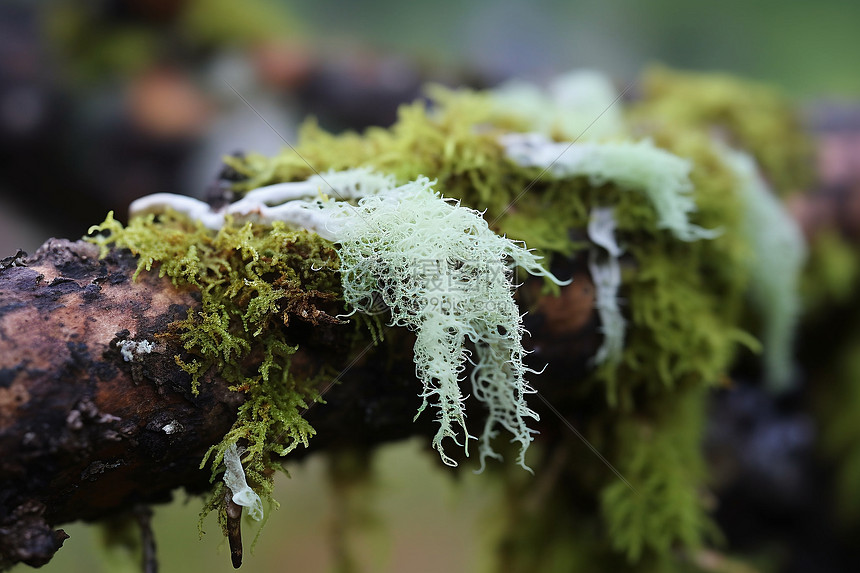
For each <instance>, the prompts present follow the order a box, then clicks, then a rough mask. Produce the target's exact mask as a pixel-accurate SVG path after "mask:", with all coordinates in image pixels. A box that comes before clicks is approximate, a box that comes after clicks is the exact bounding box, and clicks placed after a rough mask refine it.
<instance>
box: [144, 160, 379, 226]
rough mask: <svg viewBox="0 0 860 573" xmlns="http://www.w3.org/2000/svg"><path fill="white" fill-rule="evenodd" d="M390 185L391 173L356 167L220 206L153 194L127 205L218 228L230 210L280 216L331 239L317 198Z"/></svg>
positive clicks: (246, 216)
mask: <svg viewBox="0 0 860 573" xmlns="http://www.w3.org/2000/svg"><path fill="white" fill-rule="evenodd" d="M392 187H394V178H393V177H391V176H390V175H381V174H379V173H376V172H374V171H371V170H369V169H366V168H358V169H350V170H348V171H340V172H329V173H326V174H325V175H314V176H313V177H311V178H309V179H307V180H306V181H296V182H292V183H278V184H275V185H268V186H266V187H260V188H258V189H254V190H253V191H250V192H249V193H247V194H246V195H245V196H244V197H243V198H242V199H240V200H239V201H236V202H235V203H231V204H229V205H227V206H226V207H224V208H222V209H219V210H213V209H212V208H211V207H210V206H209V205H208V204H207V203H205V202H203V201H200V200H199V199H194V198H193V197H187V196H185V195H174V194H171V193H155V194H153V195H147V196H146V197H141V198H140V199H137V200H135V201H133V202H132V203H131V205H130V206H129V216H131V217H136V216H140V215H145V214H147V213H163V212H165V211H166V210H168V209H170V210H173V211H176V212H177V213H180V214H182V215H185V216H186V217H188V218H190V219H194V220H197V221H200V222H201V223H202V224H203V225H204V226H205V227H207V228H209V229H212V230H218V229H220V228H222V227H223V226H224V222H225V217H226V216H228V215H229V216H230V217H231V218H232V219H233V220H235V221H241V220H251V221H255V222H259V223H264V224H270V223H272V222H274V221H283V222H285V223H289V224H291V225H294V226H297V227H301V228H303V229H308V230H310V231H314V232H316V233H318V234H319V235H320V236H322V237H324V238H326V239H329V240H333V238H334V237H333V236H332V234H331V233H330V232H329V231H328V230H327V224H328V218H327V217H326V216H325V215H324V214H323V213H322V212H321V211H320V210H319V209H318V208H317V201H316V199H318V198H320V197H321V196H324V195H327V194H328V195H331V196H333V197H334V198H335V199H339V200H348V199H357V198H359V197H364V196H365V195H372V194H374V193H378V192H379V191H381V190H383V189H390V188H392Z"/></svg>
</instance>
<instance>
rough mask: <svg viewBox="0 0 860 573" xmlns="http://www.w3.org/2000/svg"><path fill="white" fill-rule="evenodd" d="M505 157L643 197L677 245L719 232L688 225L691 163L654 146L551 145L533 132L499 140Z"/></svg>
mask: <svg viewBox="0 0 860 573" xmlns="http://www.w3.org/2000/svg"><path fill="white" fill-rule="evenodd" d="M500 143H501V144H502V146H504V148H505V151H506V152H507V155H508V157H509V158H510V159H511V160H513V161H514V162H516V163H518V164H519V165H522V166H526V167H542V168H544V169H546V170H547V171H548V172H549V173H551V174H552V175H555V176H556V177H587V178H588V181H589V182H590V183H591V184H592V185H595V186H599V185H604V184H607V183H614V184H615V185H617V186H618V187H619V188H621V189H625V190H633V191H638V192H640V193H643V194H644V195H645V196H646V197H648V199H649V200H650V201H651V203H652V204H653V205H654V209H655V210H656V211H657V217H658V220H657V226H658V228H661V229H666V230H668V231H671V232H672V233H673V234H674V235H675V236H676V237H677V238H679V239H681V240H683V241H695V240H697V239H712V238H714V237H716V236H718V235H719V234H720V230H719V229H717V230H710V229H703V228H702V227H699V226H697V225H694V224H692V223H690V220H689V218H690V214H691V213H692V212H694V211H695V210H696V203H695V201H694V199H693V196H692V191H693V184H692V183H691V182H690V170H691V169H692V164H691V163H690V162H689V161H688V160H686V159H682V158H681V157H678V156H677V155H673V154H672V153H669V152H668V151H665V150H663V149H660V148H658V147H656V146H655V145H654V144H653V143H652V142H651V141H650V140H648V139H645V140H642V141H639V142H635V143H631V142H612V143H568V142H555V141H552V140H550V139H548V138H547V137H545V136H543V135H541V134H537V133H512V134H508V135H505V136H502V137H501V138H500Z"/></svg>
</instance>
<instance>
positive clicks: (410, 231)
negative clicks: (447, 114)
mask: <svg viewBox="0 0 860 573" xmlns="http://www.w3.org/2000/svg"><path fill="white" fill-rule="evenodd" d="M322 209H323V212H326V213H329V214H330V215H331V217H332V222H331V223H330V224H329V225H328V229H329V231H330V232H333V235H334V237H335V240H336V241H337V243H338V245H339V247H338V254H339V255H340V261H341V277H342V281H343V282H342V284H343V290H344V298H345V299H346V301H347V302H348V303H349V304H350V305H351V306H352V307H353V308H355V309H356V310H357V311H359V312H365V313H371V312H374V311H375V310H377V308H378V307H377V306H376V305H377V304H378V301H380V300H381V301H382V302H384V303H385V306H386V307H387V308H388V309H390V310H391V324H392V325H393V326H402V327H406V328H408V329H409V330H413V331H415V332H416V334H417V339H416V341H415V366H416V373H417V374H418V378H419V379H420V380H421V382H422V384H423V385H424V391H423V393H422V394H421V397H422V399H423V402H422V405H421V407H420V409H419V414H420V413H421V411H423V410H424V408H425V407H426V406H427V405H428V404H430V405H433V406H435V407H437V408H438V409H439V413H438V415H437V416H436V421H437V422H438V423H439V430H438V431H437V432H436V436H435V437H434V438H433V447H434V448H436V449H437V450H438V451H439V455H440V456H442V460H443V461H444V462H445V463H446V464H448V465H457V464H456V462H454V460H453V459H451V458H450V457H449V456H447V455H446V454H445V451H444V448H443V445H442V441H443V440H444V439H445V438H451V439H453V440H454V441H455V442H456V443H458V444H459V443H460V440H462V441H463V445H464V446H466V444H467V443H468V440H469V438H470V437H471V436H469V433H468V429H467V427H466V413H465V408H464V398H463V394H462V392H461V390H460V378H461V374H462V373H463V371H464V369H465V362H466V358H467V355H468V351H467V349H466V345H465V342H466V340H467V339H468V340H469V341H471V342H472V343H474V345H475V353H476V355H477V360H476V361H475V365H474V368H473V369H472V373H471V380H472V393H473V395H474V396H475V398H477V399H478V400H479V401H480V402H482V403H483V404H484V405H485V406H486V407H487V408H488V409H489V416H488V417H487V419H486V422H485V424H484V430H483V432H482V434H481V437H480V457H481V466H482V467H483V465H484V463H485V460H486V458H487V457H496V458H498V457H500V456H499V455H498V454H497V453H496V452H495V451H494V450H493V448H492V445H491V442H492V439H493V438H494V437H495V436H496V434H497V428H498V427H502V428H504V429H506V430H507V431H508V432H510V433H511V434H513V440H514V441H516V442H518V443H519V444H520V453H519V458H518V462H519V464H520V465H522V466H523V467H526V464H525V452H526V448H527V447H528V445H529V443H530V442H531V441H532V435H531V434H532V433H533V432H532V430H530V429H529V427H528V424H527V419H528V418H532V419H537V417H538V416H537V414H536V413H535V412H534V411H532V410H531V409H530V408H529V407H528V405H527V404H526V400H525V398H526V395H527V394H529V393H532V392H533V390H532V389H531V388H530V387H529V385H528V383H527V382H526V380H525V375H526V373H527V372H529V369H528V368H526V367H525V365H524V364H523V356H524V355H525V351H524V350H523V346H522V336H523V327H522V324H521V320H520V311H519V309H518V308H517V305H516V303H515V302H514V300H513V298H512V294H513V290H514V285H513V284H512V282H511V277H512V268H513V267H514V266H519V267H521V268H523V269H525V270H526V271H528V272H529V273H531V274H533V275H540V276H548V277H549V278H550V279H551V280H553V281H554V282H556V284H563V283H561V282H559V281H558V280H557V279H555V277H553V276H552V275H551V274H549V273H548V272H547V271H546V270H545V269H544V268H543V267H541V266H540V264H539V263H538V257H537V256H535V255H534V254H533V253H531V252H529V251H527V250H526V249H525V248H523V247H522V246H520V245H517V244H516V243H514V242H513V241H511V240H510V239H506V238H504V237H499V236H498V235H496V234H495V233H494V232H493V231H491V230H490V228H489V226H488V225H487V222H486V221H485V220H484V219H483V218H481V214H480V213H478V212H476V211H473V210H472V209H468V208H466V207H463V206H461V205H460V204H459V203H458V202H456V201H453V200H445V199H443V198H442V197H441V196H440V195H438V194H437V193H434V192H433V189H432V183H431V182H430V180H429V179H427V178H426V177H422V178H419V179H418V180H416V181H414V182H411V183H407V184H406V185H404V186H402V187H397V188H393V189H390V190H386V191H383V192H380V193H378V194H374V195H370V196H367V197H364V198H363V199H361V200H360V201H359V203H358V206H357V207H353V206H352V205H350V204H348V203H344V202H335V201H326V202H324V203H322ZM458 428H459V429H461V430H462V432H463V433H462V437H461V436H460V431H459V430H458ZM466 452H467V454H468V447H467V448H466Z"/></svg>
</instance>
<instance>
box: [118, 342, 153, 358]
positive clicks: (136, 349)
mask: <svg viewBox="0 0 860 573" xmlns="http://www.w3.org/2000/svg"><path fill="white" fill-rule="evenodd" d="M117 346H118V347H119V351H120V354H122V359H123V360H125V361H126V362H133V361H134V357H135V355H137V356H140V355H142V354H149V353H150V352H152V351H153V350H155V344H153V343H152V342H149V341H148V340H141V341H139V342H138V341H134V340H122V341H120V342H118V343H117Z"/></svg>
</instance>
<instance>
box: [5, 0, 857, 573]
mask: <svg viewBox="0 0 860 573" xmlns="http://www.w3.org/2000/svg"><path fill="white" fill-rule="evenodd" d="M858 29H860V3H858V2H848V1H844V0H819V1H818V2H815V3H812V2H802V1H800V0H780V1H777V0H760V1H758V2H745V1H742V0H724V1H722V2H690V1H683V0H654V1H648V2H645V1H635V0H626V1H619V0H610V1H604V2H584V1H561V0H541V1H533V2H527V3H526V2H512V1H507V0H506V1H501V2H489V1H488V0H477V1H472V2H459V1H455V0H437V1H436V2H432V3H408V2H402V1H397V2H395V1H393V0H372V1H368V0H364V1H353V2H348V3H342V2H335V1H333V0H316V1H314V2H276V1H275V0H245V1H242V2H239V1H235V0H100V1H97V0H91V1H86V0H56V1H45V2H31V1H26V2H25V1H17V2H16V1H14V0H4V2H3V3H2V4H0V152H2V155H5V156H6V160H5V161H4V162H3V166H2V167H0V256H5V255H7V254H12V253H13V252H14V250H15V249H16V248H24V249H25V250H27V251H29V252H32V251H33V250H34V249H35V248H36V247H37V246H38V245H39V244H41V243H42V242H43V241H44V239H46V238H48V237H49V236H52V235H53V236H66V237H71V238H76V237H79V236H81V235H83V234H84V233H85V232H86V229H87V227H88V226H89V225H90V224H94V223H97V222H99V221H100V220H101V219H102V218H103V216H104V214H105V212H106V211H107V210H109V209H116V210H117V213H118V214H119V215H120V217H122V214H123V213H124V210H125V207H126V206H127V204H128V203H129V202H130V201H131V200H133V199H134V198H136V197H138V196H141V195H144V194H148V193H154V192H183V193H187V194H191V195H198V196H200V195H203V194H204V193H205V190H206V189H207V187H208V186H210V185H211V182H212V181H213V180H214V178H215V175H216V173H217V171H218V168H219V162H220V157H221V156H222V155H223V154H225V153H231V152H234V151H237V150H242V149H245V150H255V151H261V152H267V153H272V152H274V151H276V150H277V149H279V148H280V147H281V146H282V142H281V140H280V138H279V137H278V135H277V134H275V133H273V132H272V130H271V129H270V128H269V127H268V126H266V125H265V124H264V123H263V122H262V121H260V119H259V118H258V117H256V116H255V115H254V113H252V112H250V111H249V110H248V109H247V107H246V106H245V104H244V103H242V102H241V101H240V100H239V98H238V97H237V95H236V94H235V93H233V92H232V90H231V89H229V88H228V87H227V86H226V85H225V80H229V81H230V82H231V84H232V85H233V86H235V87H236V89H237V90H238V91H240V92H241V93H242V94H243V95H244V96H246V97H247V98H248V100H249V101H251V102H252V103H253V104H254V105H255V107H257V108H258V109H259V110H260V112H261V113H262V114H263V115H264V116H265V117H266V118H267V119H268V120H270V121H271V122H272V124H273V125H274V126H275V127H276V128H277V129H278V131H279V132H280V133H281V134H282V135H283V136H285V137H286V138H287V139H290V140H291V139H292V138H293V137H294V136H295V130H296V126H297V125H298V123H299V122H300V121H301V119H302V118H303V117H304V116H305V115H307V114H309V113H312V114H314V115H316V116H318V117H319V118H320V121H321V123H322V124H323V125H324V126H328V127H330V128H332V129H342V128H361V127H363V126H365V125H368V124H371V123H385V122H387V121H391V120H392V119H393V118H394V113H395V109H396V106H397V104H398V103H400V102H402V101H405V100H409V99H412V98H414V97H417V96H418V95H419V94H420V85H421V84H422V83H423V82H425V81H442V82H446V83H449V84H468V85H476V86H485V85H492V84H495V83H498V82H500V81H502V80H504V79H507V78H509V77H513V76H517V77H524V78H529V79H536V80H541V79H545V78H548V77H550V76H551V75H553V74H557V73H560V72H563V71H566V70H569V69H571V68H579V67H588V68H594V69H597V70H601V71H604V72H606V73H608V74H609V75H610V76H611V77H613V78H614V79H615V80H616V81H617V82H618V84H619V85H625V84H626V83H628V82H630V81H632V80H633V79H635V77H636V76H637V75H638V73H639V72H640V71H641V70H642V69H643V67H645V66H646V65H648V64H650V63H654V62H661V63H663V64H666V65H669V66H672V67H679V68H685V69H694V70H723V71H729V72H733V73H737V74H741V75H745V76H749V77H752V78H756V79H760V80H765V81H769V82H772V83H774V84H776V85H778V86H780V87H782V88H783V89H785V90H786V91H787V92H789V93H790V94H792V95H793V96H794V97H796V98H797V100H798V101H817V100H828V99H845V100H853V101H856V100H857V99H858V97H860V74H858V73H857V69H858V67H857V56H858V55H860V34H858ZM416 403H417V402H416ZM422 447H423V445H419V444H417V443H414V442H409V443H406V444H402V445H398V446H392V447H388V448H384V449H383V450H382V451H381V452H380V453H379V455H378V456H377V458H376V459H375V467H376V468H377V470H378V474H379V480H378V482H377V483H376V485H375V486H374V489H373V491H372V495H370V497H369V498H368V503H369V506H370V507H371V508H372V509H373V512H374V513H375V514H376V515H377V517H378V518H379V523H380V525H379V526H378V527H377V528H375V529H374V528H371V530H369V531H368V533H367V539H366V540H365V542H363V543H359V546H360V549H359V550H358V552H359V554H360V557H361V558H362V560H363V562H364V563H365V564H366V565H367V570H369V571H406V570H408V571H413V572H422V571H427V572H430V571H450V572H457V571H464V572H465V571H474V570H476V567H477V566H478V564H479V563H480V562H481V561H482V558H481V555H480V551H478V550H477V549H476V547H477V546H479V545H480V541H481V540H482V539H483V536H485V535H486V534H487V521H486V519H485V520H484V521H483V522H480V524H479V521H478V520H479V519H480V518H482V517H483V518H486V517H487V512H488V511H490V509H489V507H491V506H492V504H493V503H494V502H493V500H494V499H499V497H498V495H497V494H498V492H494V491H493V488H494V487H495V486H493V485H490V484H488V483H487V481H486V480H482V477H481V476H474V475H472V474H471V472H470V471H468V469H467V470H466V471H463V472H461V475H460V476H459V478H458V479H457V482H458V483H455V480H453V479H452V477H451V475H450V473H449V472H447V471H445V470H443V469H442V468H441V467H440V465H441V464H440V463H439V461H438V459H436V457H435V456H427V455H424V454H423V452H421V451H420V450H421V448H422ZM325 467H326V461H325V460H324V459H322V458H319V457H314V458H310V459H308V460H306V461H304V462H302V463H298V464H291V465H290V473H291V474H292V476H293V478H292V479H290V480H288V479H285V478H282V479H279V482H278V489H277V492H276V495H275V497H276V498H277V499H279V500H280V501H281V504H282V507H281V509H280V510H279V511H277V512H275V514H274V516H273V517H272V519H271V520H270V522H269V524H268V526H267V527H266V530H265V531H264V532H263V535H262V537H261V538H260V541H259V544H258V545H257V549H256V554H255V555H249V556H247V557H246V564H245V565H244V567H243V570H245V571H249V572H252V571H275V570H277V571H280V570H289V571H306V572H315V571H327V570H329V569H330V568H331V567H332V564H333V562H334V561H333V559H332V548H331V544H330V541H329V539H330V531H331V527H332V525H331V524H332V516H333V515H334V512H335V509H334V507H333V505H332V501H331V495H330V490H329V488H328V486H327V485H326V480H327V477H326V471H325ZM176 497H177V501H176V502H175V503H174V504H173V505H170V506H166V507H160V508H157V509H156V513H155V518H154V519H155V521H154V523H155V526H156V536H157V543H158V547H159V555H160V560H161V564H162V571H164V572H167V573H169V572H171V571H189V570H191V571H197V570H207V571H212V572H215V571H229V570H232V568H231V567H230V563H229V561H230V560H229V555H228V551H226V549H225V548H224V547H223V545H224V544H223V543H222V539H221V535H220V533H219V531H218V527H217V524H215V523H214V520H212V519H210V521H209V523H208V526H207V534H206V536H205V538H204V540H203V541H198V539H197V529H196V517H197V513H198V511H199V507H200V503H199V502H198V500H196V499H192V500H188V501H187V500H185V499H184V494H182V493H180V492H177V494H176ZM66 530H67V531H68V532H69V533H70V534H71V536H72V537H71V538H70V539H69V540H67V541H66V544H65V545H66V546H65V547H64V548H63V549H62V550H61V551H60V552H59V553H58V555H57V557H56V558H55V559H54V560H53V561H52V562H51V563H50V564H49V565H48V566H46V567H45V568H44V569H43V570H44V571H48V572H60V571H64V572H74V571H88V572H89V571H123V570H129V571H131V570H134V568H135V565H136V564H135V563H133V562H129V561H128V560H123V559H122V558H121V557H117V556H114V559H112V560H105V559H103V557H102V553H101V549H99V544H98V542H97V536H98V532H97V531H96V530H95V529H93V528H91V527H89V526H86V525H81V524H73V525H70V526H68V527H66ZM251 536H252V534H250V533H248V532H246V544H247V545H250V537H251ZM219 547H220V550H219ZM25 570H27V568H26V567H18V568H16V569H15V571H16V572H19V573H20V572H22V571H25Z"/></svg>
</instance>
